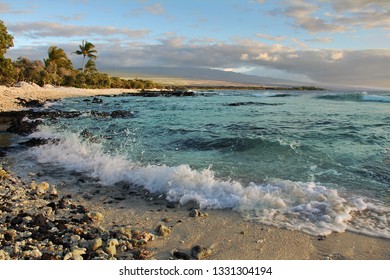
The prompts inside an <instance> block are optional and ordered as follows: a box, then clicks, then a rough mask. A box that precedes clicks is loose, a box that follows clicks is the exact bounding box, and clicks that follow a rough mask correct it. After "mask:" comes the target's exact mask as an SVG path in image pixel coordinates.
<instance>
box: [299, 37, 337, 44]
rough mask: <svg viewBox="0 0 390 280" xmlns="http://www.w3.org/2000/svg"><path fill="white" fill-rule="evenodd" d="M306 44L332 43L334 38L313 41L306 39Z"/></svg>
mask: <svg viewBox="0 0 390 280" xmlns="http://www.w3.org/2000/svg"><path fill="white" fill-rule="evenodd" d="M305 41H306V42H313V43H332V42H333V38H332V37H315V38H311V39H306V40H305Z"/></svg>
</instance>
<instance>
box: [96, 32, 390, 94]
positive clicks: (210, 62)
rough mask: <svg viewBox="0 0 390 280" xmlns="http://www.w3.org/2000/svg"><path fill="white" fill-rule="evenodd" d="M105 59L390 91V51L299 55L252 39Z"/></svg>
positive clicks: (111, 54) (109, 54) (110, 54)
mask: <svg viewBox="0 0 390 280" xmlns="http://www.w3.org/2000/svg"><path fill="white" fill-rule="evenodd" d="M129 53H130V54H131V55H129ZM100 57H101V60H100V62H101V63H102V64H104V65H106V66H111V67H115V66H116V65H121V66H162V65H163V66H177V67H187V66H189V65H190V66H191V67H205V68H219V69H230V68H231V69H237V68H241V67H246V68H256V67H259V68H264V69H270V70H272V69H273V70H278V71H282V72H284V73H290V74H293V75H301V76H306V77H307V78H309V79H311V80H313V81H316V82H320V83H328V84H332V85H353V86H366V87H369V86H371V87H390V81H389V79H388V77H389V76H390V69H389V67H388V65H390V50H335V49H325V50H312V49H301V50H297V49H294V48H291V47H286V46H281V45H266V44H259V43H258V42H256V41H250V40H248V39H246V40H242V41H241V44H237V43H232V44H227V43H215V44H203V45H202V44H192V43H190V42H189V41H186V40H185V38H169V39H167V40H161V41H160V43H159V44H152V45H150V44H145V45H137V46H136V47H134V46H127V47H121V46H119V45H117V46H110V47H107V48H105V49H104V51H101V52H100Z"/></svg>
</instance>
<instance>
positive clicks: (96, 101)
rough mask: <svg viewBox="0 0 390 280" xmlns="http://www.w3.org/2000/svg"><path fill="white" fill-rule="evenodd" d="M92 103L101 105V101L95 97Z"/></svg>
mask: <svg viewBox="0 0 390 280" xmlns="http://www.w3.org/2000/svg"><path fill="white" fill-rule="evenodd" d="M91 102H92V103H103V100H102V99H100V98H97V97H94V98H93V99H92V101H91Z"/></svg>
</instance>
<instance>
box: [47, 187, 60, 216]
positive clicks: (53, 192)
mask: <svg viewBox="0 0 390 280" xmlns="http://www.w3.org/2000/svg"><path fill="white" fill-rule="evenodd" d="M49 197H50V198H51V199H57V198H58V191H57V188H56V186H55V185H52V186H51V189H50V192H49ZM53 210H54V209H53Z"/></svg>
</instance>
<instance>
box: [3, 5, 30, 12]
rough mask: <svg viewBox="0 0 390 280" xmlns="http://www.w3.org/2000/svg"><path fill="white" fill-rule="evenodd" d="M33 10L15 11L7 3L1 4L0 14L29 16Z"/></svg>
mask: <svg viewBox="0 0 390 280" xmlns="http://www.w3.org/2000/svg"><path fill="white" fill-rule="evenodd" d="M31 12H32V10H15V9H12V8H11V6H10V5H9V4H7V3H0V14H29V13H31Z"/></svg>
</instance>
